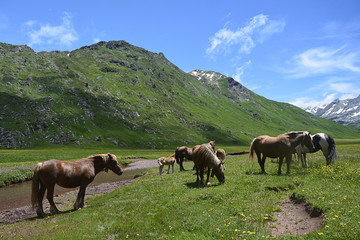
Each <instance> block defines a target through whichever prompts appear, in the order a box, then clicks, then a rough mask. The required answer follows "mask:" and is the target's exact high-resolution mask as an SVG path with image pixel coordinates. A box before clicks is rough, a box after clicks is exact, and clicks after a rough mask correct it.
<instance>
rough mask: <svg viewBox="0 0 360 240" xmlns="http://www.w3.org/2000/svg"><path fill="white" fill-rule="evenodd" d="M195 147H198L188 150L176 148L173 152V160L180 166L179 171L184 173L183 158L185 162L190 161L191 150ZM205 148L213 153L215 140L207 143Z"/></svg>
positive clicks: (186, 148)
mask: <svg viewBox="0 0 360 240" xmlns="http://www.w3.org/2000/svg"><path fill="white" fill-rule="evenodd" d="M197 146H200V145H196V146H194V147H193V148H189V147H186V146H182V147H177V148H176V150H175V160H176V163H177V164H179V165H180V171H185V169H184V166H183V161H184V158H186V159H187V160H192V152H193V149H194V148H195V147H197ZM207 146H209V147H210V148H212V149H213V152H215V140H213V141H210V142H209V143H207Z"/></svg>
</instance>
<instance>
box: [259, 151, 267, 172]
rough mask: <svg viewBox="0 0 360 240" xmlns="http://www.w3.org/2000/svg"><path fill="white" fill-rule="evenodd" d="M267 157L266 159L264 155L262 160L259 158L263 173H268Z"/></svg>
mask: <svg viewBox="0 0 360 240" xmlns="http://www.w3.org/2000/svg"><path fill="white" fill-rule="evenodd" d="M265 159H266V157H265V156H264V155H263V156H262V159H261V161H260V160H258V161H259V164H260V167H261V171H262V173H263V174H267V172H266V170H265Z"/></svg>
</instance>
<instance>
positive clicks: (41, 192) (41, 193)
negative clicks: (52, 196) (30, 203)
mask: <svg viewBox="0 0 360 240" xmlns="http://www.w3.org/2000/svg"><path fill="white" fill-rule="evenodd" d="M45 191H46V187H45V185H44V184H42V183H41V182H40V190H39V193H38V207H37V210H36V214H37V215H38V216H39V217H41V218H43V217H45V213H44V210H43V204H42V203H43V199H44V195H45Z"/></svg>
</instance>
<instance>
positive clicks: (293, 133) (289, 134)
mask: <svg viewBox="0 0 360 240" xmlns="http://www.w3.org/2000/svg"><path fill="white" fill-rule="evenodd" d="M299 134H301V135H306V134H310V132H308V131H291V132H287V133H283V134H280V135H287V136H289V137H294V136H296V135H299ZM280 135H279V136H280Z"/></svg>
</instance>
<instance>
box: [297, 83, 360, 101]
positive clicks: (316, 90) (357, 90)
mask: <svg viewBox="0 0 360 240" xmlns="http://www.w3.org/2000/svg"><path fill="white" fill-rule="evenodd" d="M359 94H360V87H359V85H358V84H357V83H356V82H352V80H351V79H346V78H338V77H331V78H330V79H329V80H327V81H324V82H321V83H319V84H317V85H315V86H313V87H312V88H309V89H307V90H306V94H305V95H306V97H300V98H296V99H295V100H293V101H291V102H290V104H293V105H296V106H298V107H301V108H306V107H318V106H322V105H325V104H329V103H330V102H332V101H334V100H335V99H336V98H339V99H341V100H343V99H349V98H355V97H357V96H358V95H359Z"/></svg>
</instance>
